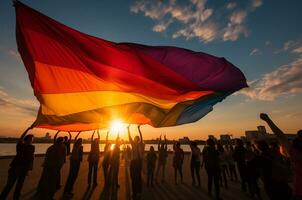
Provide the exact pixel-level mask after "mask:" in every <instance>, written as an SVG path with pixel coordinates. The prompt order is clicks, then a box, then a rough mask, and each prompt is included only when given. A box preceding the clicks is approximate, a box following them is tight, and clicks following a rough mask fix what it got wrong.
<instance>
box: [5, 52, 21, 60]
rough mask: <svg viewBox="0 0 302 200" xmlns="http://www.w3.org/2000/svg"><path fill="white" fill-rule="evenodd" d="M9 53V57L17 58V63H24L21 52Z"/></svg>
mask: <svg viewBox="0 0 302 200" xmlns="http://www.w3.org/2000/svg"><path fill="white" fill-rule="evenodd" d="M7 53H8V55H10V56H12V57H13V58H15V59H16V60H17V61H19V62H22V59H21V56H20V54H19V52H17V51H14V50H9V51H8V52H7Z"/></svg>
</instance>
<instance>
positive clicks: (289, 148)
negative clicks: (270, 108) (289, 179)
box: [260, 113, 302, 199]
mask: <svg viewBox="0 0 302 200" xmlns="http://www.w3.org/2000/svg"><path fill="white" fill-rule="evenodd" d="M260 118H261V119H262V120H264V121H265V122H266V123H267V124H268V125H269V127H270V128H271V129H272V131H273V133H274V134H275V135H276V136H277V138H278V140H279V142H280V143H281V146H282V148H283V153H284V154H285V155H286V156H287V157H289V158H290V161H291V163H292V169H293V172H294V180H293V195H294V198H296V199H302V130H299V131H298V132H297V137H296V138H295V139H294V141H293V142H292V143H290V142H289V141H288V140H287V138H286V136H285V134H284V133H283V131H282V130H281V129H280V128H279V127H278V126H277V125H276V124H275V123H274V122H273V121H272V120H271V119H270V118H269V116H268V115H267V114H265V113H262V114H260Z"/></svg>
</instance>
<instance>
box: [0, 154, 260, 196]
mask: <svg viewBox="0 0 302 200" xmlns="http://www.w3.org/2000/svg"><path fill="white" fill-rule="evenodd" d="M43 159H44V158H43V157H37V158H36V159H35V163H34V170H33V171H32V172H30V174H29V176H28V178H27V179H26V181H25V184H24V188H23V191H22V196H21V199H32V196H33V195H34V193H35V189H36V187H37V184H38V181H39V178H40V175H41V171H42V167H41V166H42V163H43ZM10 161H11V158H7V159H0V166H1V167H0V188H1V190H2V188H3V186H4V184H5V181H6V178H7V171H8V168H9V163H10ZM189 165H190V155H189V154H186V156H185V163H184V166H183V170H184V183H183V184H178V185H175V184H174V178H173V177H174V172H173V168H172V154H170V155H169V157H168V162H167V169H166V179H167V181H166V183H163V184H162V183H160V184H155V186H154V187H152V188H151V187H149V188H148V187H147V186H146V170H145V169H144V172H143V198H142V199H143V200H151V199H152V200H154V199H156V200H188V199H189V200H195V199H196V200H197V199H204V200H207V199H209V200H210V199H213V198H211V197H209V196H208V194H207V188H206V186H207V176H206V174H205V171H204V169H202V170H201V181H202V186H201V188H197V187H193V186H192V185H191V183H192V181H191V176H190V166H189ZM68 170H69V160H68V159H67V162H66V164H65V165H64V167H63V169H62V171H61V174H62V180H61V183H62V185H64V184H65V182H66V179H67V176H68ZM98 172H99V173H98V186H97V187H96V188H95V189H94V190H92V189H89V190H87V173H88V162H87V156H84V160H83V162H82V165H81V169H80V173H79V177H78V179H77V181H76V183H75V186H74V196H73V198H72V199H75V200H80V199H81V200H85V199H91V200H95V199H105V198H104V192H103V186H104V177H103V173H102V172H103V171H102V168H101V167H100V168H99V171H98ZM130 181H131V180H130V173H129V170H128V168H126V167H125V162H124V160H121V164H120V171H119V184H120V189H118V190H117V192H116V193H115V192H113V193H112V194H111V197H112V198H111V199H118V200H130V199H131V182H130ZM63 189H64V188H61V189H60V190H59V191H58V192H57V193H56V195H55V199H62V193H63ZM213 192H214V191H213ZM11 193H12V192H11ZM262 193H263V196H264V192H263V191H262ZM213 196H214V195H213ZM221 197H222V198H223V199H224V200H226V199H229V200H237V199H238V200H244V199H250V197H249V196H248V194H246V193H244V192H241V191H240V183H239V182H231V181H229V187H228V189H225V188H222V189H221ZM9 199H12V194H10V196H9Z"/></svg>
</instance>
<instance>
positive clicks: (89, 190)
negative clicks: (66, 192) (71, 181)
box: [81, 186, 95, 200]
mask: <svg viewBox="0 0 302 200" xmlns="http://www.w3.org/2000/svg"><path fill="white" fill-rule="evenodd" d="M94 190H95V187H90V186H88V187H87V189H86V191H85V192H84V195H83V197H82V198H81V199H82V200H89V199H90V198H91V196H92V194H93V192H94Z"/></svg>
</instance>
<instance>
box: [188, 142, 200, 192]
mask: <svg viewBox="0 0 302 200" xmlns="http://www.w3.org/2000/svg"><path fill="white" fill-rule="evenodd" d="M190 148H191V163H190V169H191V176H192V185H193V186H194V185H195V184H196V182H195V176H196V179H197V183H198V186H199V187H200V173H199V171H200V166H201V163H200V157H201V152H200V149H199V148H198V146H197V143H196V142H195V141H190Z"/></svg>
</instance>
